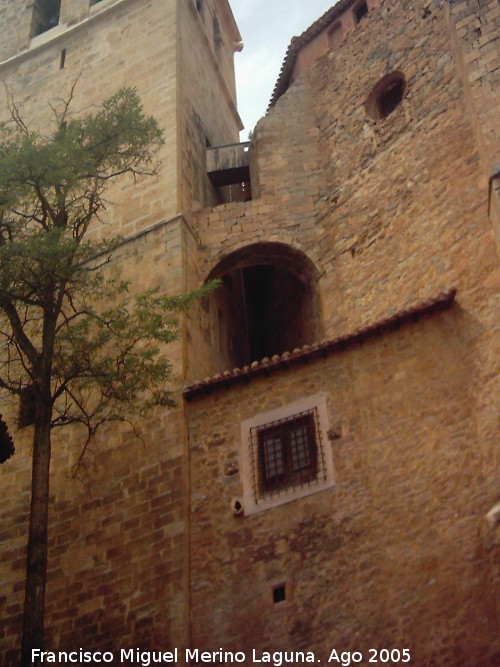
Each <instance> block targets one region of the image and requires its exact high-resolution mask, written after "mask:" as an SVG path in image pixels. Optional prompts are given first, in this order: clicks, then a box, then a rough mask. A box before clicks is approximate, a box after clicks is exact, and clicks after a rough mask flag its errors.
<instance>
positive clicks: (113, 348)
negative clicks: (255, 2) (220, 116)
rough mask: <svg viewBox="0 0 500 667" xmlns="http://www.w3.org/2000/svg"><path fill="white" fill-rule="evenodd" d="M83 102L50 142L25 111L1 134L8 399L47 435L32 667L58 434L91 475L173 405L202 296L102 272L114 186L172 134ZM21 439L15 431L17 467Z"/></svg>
mask: <svg viewBox="0 0 500 667" xmlns="http://www.w3.org/2000/svg"><path fill="white" fill-rule="evenodd" d="M72 98H73V91H71V94H70V95H69V98H68V100H66V101H65V102H62V103H60V105H59V108H57V107H54V108H53V123H52V125H53V127H52V128H51V129H50V131H49V132H48V134H47V135H43V134H41V133H40V132H39V131H35V130H31V129H30V128H29V127H28V126H27V125H26V124H25V122H24V121H23V119H22V117H21V114H20V111H19V108H18V106H17V105H16V104H15V103H14V102H12V101H11V103H10V120H9V122H5V123H3V124H1V125H0V389H1V390H3V391H4V392H8V393H9V394H11V395H14V396H17V397H18V398H19V400H20V403H21V407H22V409H21V412H20V419H21V421H22V423H23V424H33V426H34V435H33V463H32V488H31V512H30V524H29V539H28V556H27V570H26V589H25V610H24V625H23V642H22V658H21V663H22V665H23V667H24V666H25V665H30V664H31V649H32V648H43V633H44V599H45V581H46V570H47V532H48V531H47V528H48V526H47V518H48V502H49V468H50V457H51V433H52V431H53V429H55V428H61V427H68V426H71V425H75V424H80V425H83V426H84V427H85V434H86V435H85V438H84V442H83V443H82V452H81V454H80V457H79V462H80V463H81V462H82V460H83V454H84V452H85V450H86V448H87V446H88V443H89V442H90V440H91V438H92V437H93V436H94V435H95V433H96V430H97V429H98V428H99V427H100V426H101V425H102V424H104V423H106V422H109V421H112V420H119V421H128V420H130V419H131V417H133V416H134V415H137V414H139V415H140V414H143V413H145V412H146V411H147V410H149V409H150V408H151V407H153V406H155V405H164V406H167V405H171V404H172V397H171V394H170V392H169V390H168V388H167V382H168V379H169V375H170V364H169V362H168V360H167V359H166V358H165V357H164V356H163V354H162V350H161V348H162V347H163V344H165V343H169V342H171V341H172V340H173V339H175V338H176V337H177V326H176V320H175V315H176V314H178V313H179V312H181V311H182V310H183V309H185V308H186V307H187V305H188V304H189V303H190V301H191V300H192V299H193V298H194V297H196V296H197V295H199V294H200V291H198V292H196V293H190V294H188V295H186V296H176V297H167V296H165V295H162V294H160V293H159V292H158V291H157V290H149V291H147V292H144V293H141V294H138V295H135V296H132V295H130V294H129V292H128V287H129V286H128V284H126V283H124V282H120V281H119V280H118V279H113V278H112V277H110V275H109V274H110V272H109V271H103V268H104V267H105V266H106V265H107V264H108V263H109V261H110V258H111V255H112V250H113V246H114V245H115V244H116V239H110V240H108V241H105V242H100V243H96V242H94V241H92V240H90V238H89V235H88V232H89V226H90V225H91V223H95V222H96V221H99V220H100V215H101V214H102V212H103V210H104V206H105V200H104V194H105V191H106V188H107V186H108V185H109V184H110V182H112V181H114V180H116V179H118V178H120V177H124V176H125V175H129V176H131V177H133V178H137V177H138V176H143V175H153V174H155V173H156V169H157V165H156V163H155V160H156V154H157V150H158V148H159V147H160V146H161V144H162V143H163V138H162V132H161V130H160V129H159V127H158V124H157V123H156V121H155V120H154V119H153V118H151V117H147V116H146V115H145V114H144V112H143V109H142V106H141V103H140V99H139V97H138V95H137V93H136V91H135V90H133V89H127V88H125V89H122V90H120V91H119V92H117V93H116V94H115V95H113V96H112V97H110V98H109V99H106V100H105V101H104V102H103V103H102V104H101V105H100V107H99V108H98V109H97V110H96V111H94V112H93V113H89V114H88V115H86V116H83V117H80V118H79V117H73V115H72V114H71V113H70V103H71V101H72ZM9 437H10V436H8V433H7V431H6V429H5V436H4V441H5V445H4V450H5V452H6V454H8V455H10V454H12V453H13V446H12V447H11V446H10V445H9V442H10V441H9V440H8V438H9ZM4 458H7V456H5V457H4Z"/></svg>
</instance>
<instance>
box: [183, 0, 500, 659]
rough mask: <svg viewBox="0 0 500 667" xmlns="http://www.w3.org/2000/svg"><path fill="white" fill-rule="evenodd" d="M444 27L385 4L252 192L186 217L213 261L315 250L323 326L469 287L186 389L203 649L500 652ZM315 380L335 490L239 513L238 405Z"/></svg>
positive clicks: (198, 641) (461, 182) (453, 76)
mask: <svg viewBox="0 0 500 667" xmlns="http://www.w3.org/2000/svg"><path fill="white" fill-rule="evenodd" d="M466 4H468V3H466ZM448 30H449V29H448V19H447V14H446V11H445V7H444V5H443V4H441V3H432V4H429V3H420V2H419V3H410V2H395V1H394V2H390V1H386V2H384V3H383V5H382V6H381V8H379V9H376V10H373V11H372V12H371V13H370V16H369V19H364V20H363V21H362V22H361V24H360V25H359V26H358V27H357V29H356V31H354V32H352V33H351V34H350V35H349V36H348V37H347V38H346V40H345V41H344V42H343V44H342V45H341V46H340V47H339V48H337V49H335V50H334V51H332V52H331V53H329V54H327V55H325V56H324V57H323V58H321V59H319V60H318V61H317V62H316V64H315V65H314V66H313V67H312V68H311V69H310V70H308V72H306V73H305V74H303V75H301V76H300V77H299V78H298V79H297V80H296V81H295V82H294V84H293V85H292V86H291V87H290V88H289V90H288V91H287V92H286V93H285V94H284V95H283V96H282V97H281V98H280V99H279V101H278V102H277V104H276V105H275V107H274V108H273V109H272V111H271V112H269V114H268V115H267V116H266V117H265V118H264V119H263V120H262V121H260V123H259V124H258V126H257V128H256V131H255V134H254V137H253V140H252V151H253V155H252V164H253V169H254V171H255V170H258V181H259V189H258V193H257V194H258V197H257V198H255V199H254V200H253V201H252V202H247V203H244V204H228V205H225V206H219V207H216V208H213V209H212V210H207V211H201V212H199V214H197V216H196V217H195V219H194V222H193V225H194V228H195V230H196V234H197V235H198V236H199V238H200V242H201V244H200V247H199V260H198V262H199V270H200V272H201V275H202V276H203V277H205V276H207V275H209V274H210V272H211V271H212V270H213V269H214V267H217V266H218V265H219V263H220V262H223V261H226V259H227V258H228V257H230V256H231V253H233V252H234V251H241V249H242V248H244V247H245V246H252V247H254V246H253V244H256V242H258V243H259V244H260V246H255V263H258V262H259V251H260V249H261V248H262V246H263V245H264V244H265V243H269V242H280V243H283V244H287V245H288V246H290V247H291V248H293V249H295V250H298V251H301V252H303V253H304V254H305V255H306V257H308V258H309V259H310V260H311V261H312V262H313V264H314V266H315V267H316V269H317V271H318V278H317V282H316V288H317V290H318V291H319V295H320V300H321V304H322V312H323V336H324V338H325V339H328V338H335V337H337V336H340V335H347V334H349V332H354V331H356V330H357V329H359V328H360V327H366V326H368V325H370V324H374V323H376V322H378V321H380V320H384V319H386V318H387V317H391V316H394V315H395V314H397V313H398V312H400V311H401V310H403V309H406V308H409V307H412V305H415V304H418V302H419V301H420V300H422V299H423V300H425V299H428V298H432V296H433V295H434V296H435V295H437V294H439V293H440V292H442V290H443V289H447V288H450V287H452V286H456V287H457V290H458V291H457V296H456V300H455V303H454V305H453V306H452V307H451V309H449V310H446V311H443V312H441V313H434V314H431V315H428V316H425V317H424V318H422V319H421V320H419V321H415V322H413V323H407V324H405V325H404V326H402V327H401V328H400V329H399V330H396V331H392V332H391V331H389V332H385V333H384V334H381V335H380V337H377V338H371V339H368V340H367V341H365V342H364V343H363V344H359V345H358V344H357V345H355V346H351V347H347V348H346V349H345V350H344V351H337V352H335V353H334V354H333V355H331V356H329V357H328V358H327V359H325V360H321V359H320V360H316V361H314V362H312V361H310V362H309V363H308V364H307V365H303V366H298V367H297V366H294V367H290V368H289V369H288V370H286V371H285V370H282V371H276V372H272V371H269V373H268V377H259V378H257V379H251V378H250V376H248V377H247V383H246V384H245V382H243V379H244V378H245V371H244V373H243V375H242V381H241V382H240V383H237V384H236V385H231V386H230V387H228V388H224V389H219V390H215V389H214V391H213V393H209V392H210V387H211V385H210V381H208V380H207V381H206V383H205V387H206V391H207V395H206V396H205V397H202V398H199V399H196V400H193V402H192V403H189V404H188V425H189V443H190V449H191V470H192V472H191V485H192V494H191V506H192V518H191V535H192V537H191V544H192V547H191V548H192V577H191V586H192V600H191V602H192V618H193V643H194V644H195V645H198V646H203V647H207V648H211V649H212V650H216V649H217V648H218V647H220V646H224V647H225V648H228V649H229V648H232V649H234V650H236V649H239V650H242V651H246V652H248V655H251V649H252V648H257V649H260V650H271V651H272V650H280V649H281V650H288V651H291V650H307V649H310V650H314V651H317V656H316V657H318V658H321V659H322V660H323V661H325V660H327V659H328V656H329V651H330V650H331V649H332V648H337V649H339V650H346V651H348V650H351V651H354V650H359V651H362V652H363V653H364V655H365V656H368V649H369V648H374V649H381V648H389V649H391V648H399V649H402V648H409V649H410V652H411V655H412V664H415V665H418V666H419V667H430V666H431V665H433V666H434V667H437V666H441V665H442V666H443V667H445V666H448V665H451V664H453V665H457V666H458V665H460V666H461V667H479V666H481V667H486V666H487V665H491V666H492V665H494V664H496V662H497V661H498V655H499V653H498V652H499V649H500V646H499V645H498V632H497V629H498V623H499V609H498V602H497V590H498V584H499V580H498V565H497V564H496V563H497V561H498V537H495V533H494V532H492V531H491V529H489V528H488V525H487V523H486V522H485V515H486V513H487V512H488V511H489V509H490V508H491V507H492V506H493V504H494V503H495V502H496V501H497V500H498V472H497V471H498V446H497V436H496V432H497V430H498V414H497V411H496V410H495V408H494V405H495V400H496V399H495V396H498V380H497V378H498V376H499V370H500V369H499V366H498V363H499V362H498V359H499V358H500V357H499V354H498V340H499V335H498V334H499V331H498V322H499V317H498V314H499V313H498V301H497V288H498V283H497V276H498V257H497V254H496V249H495V243H494V240H493V236H492V233H491V222H490V219H489V217H488V189H487V183H486V182H485V179H484V176H483V173H484V172H483V170H482V165H481V161H480V150H479V147H478V144H477V143H476V135H475V133H474V126H475V123H476V121H475V119H474V118H473V116H472V113H473V110H471V107H470V106H469V107H468V105H467V102H466V99H467V93H466V91H465V90H464V86H463V82H462V77H461V72H460V71H459V68H457V65H456V61H455V60H454V58H453V55H452V45H451V41H450V35H449V31H448ZM394 71H398V72H402V73H403V75H404V78H405V81H406V84H405V85H406V88H405V94H404V99H403V102H402V103H401V104H400V105H399V106H397V108H396V109H395V110H394V111H393V112H392V113H391V114H390V115H388V116H387V118H384V119H382V120H374V119H373V118H371V117H370V115H369V114H368V113H367V109H366V107H365V102H366V100H367V98H368V96H369V95H370V93H371V91H372V89H373V87H374V86H375V85H376V84H377V83H378V82H379V81H380V79H381V78H382V77H383V76H384V75H386V74H388V73H390V72H394ZM197 317H199V318H200V322H201V323H202V326H203V327H204V328H205V331H206V332H207V335H206V337H205V339H204V340H199V339H197V340H198V344H197V345H196V347H195V349H193V350H192V354H193V357H192V358H191V362H190V378H191V379H202V378H203V375H198V376H197V377H195V378H193V377H192V375H191V373H195V372H196V368H197V366H198V364H197V361H198V362H199V367H200V368H202V369H203V371H204V372H205V370H206V369H207V357H208V358H209V359H210V363H209V366H210V369H209V373H208V374H210V373H212V374H213V373H221V372H222V371H224V370H229V371H231V370H232V369H225V368H224V367H223V362H224V359H223V357H222V356H219V354H218V350H217V349H216V348H215V349H213V348H212V349H211V347H210V342H209V341H210V327H212V328H213V327H214V326H217V325H216V322H217V318H216V317H214V316H213V314H211V313H210V312H208V313H206V312H205V313H204V312H202V311H201V309H200V313H199V315H197ZM196 335H198V334H196ZM310 342H311V343H313V342H314V341H310ZM306 356H307V355H306ZM264 365H265V364H264ZM316 394H326V396H327V405H328V418H329V425H330V427H331V433H332V441H331V442H328V443H327V446H328V447H330V448H331V449H332V453H333V461H334V470H335V482H336V483H335V485H334V486H333V488H331V489H328V490H324V491H321V492H319V493H317V494H313V495H310V496H308V497H307V498H303V499H300V500H294V501H293V502H290V503H286V504H284V505H282V506H280V507H276V508H274V509H272V510H266V511H263V512H261V513H258V514H252V516H243V517H241V516H239V517H235V516H234V513H233V511H232V504H231V502H232V499H234V498H242V496H243V491H244V488H243V483H242V479H243V471H242V470H241V465H242V460H243V457H242V448H243V447H246V446H248V445H247V442H246V439H245V436H244V434H242V431H241V424H242V422H244V421H245V420H247V419H249V418H252V417H255V416H256V415H259V414H261V413H266V412H268V411H270V410H274V409H277V408H281V407H286V406H287V405H289V404H291V403H293V402H294V401H296V400H298V399H300V398H306V397H308V396H311V395H316ZM235 469H236V470H237V474H235ZM285 582H286V591H287V599H286V601H285V602H284V603H278V604H273V588H274V587H275V586H276V585H278V584H282V583H285ZM207 600H210V604H209V605H207V603H206V601H207ZM248 664H250V661H249V662H248Z"/></svg>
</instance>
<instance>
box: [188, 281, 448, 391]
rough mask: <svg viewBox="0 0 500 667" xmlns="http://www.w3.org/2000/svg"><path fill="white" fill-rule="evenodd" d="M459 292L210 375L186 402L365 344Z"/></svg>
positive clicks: (445, 293) (439, 307) (191, 388)
mask: <svg viewBox="0 0 500 667" xmlns="http://www.w3.org/2000/svg"><path fill="white" fill-rule="evenodd" d="M455 295H456V288H454V287H453V288H449V289H448V290H445V291H443V292H440V293H439V294H437V295H436V296H434V297H432V298H429V299H426V300H424V301H421V302H419V303H417V304H416V305H414V306H412V307H410V308H407V309H405V310H401V311H400V312H398V313H396V314H395V315H392V316H391V317H387V318H385V319H382V320H379V321H378V322H375V323H374V324H370V325H368V326H366V327H362V328H360V329H356V330H355V331H352V332H350V333H348V334H345V335H343V336H338V337H337V338H330V339H328V340H324V341H322V342H321V343H314V344H312V345H304V347H302V348H300V349H296V350H294V351H293V352H284V353H283V354H281V355H275V356H274V357H272V359H267V358H265V359H262V361H254V362H253V363H252V365H251V366H244V367H243V368H241V369H240V368H235V369H234V370H232V371H226V372H225V373H222V374H220V375H215V376H214V377H212V378H207V379H205V380H202V381H201V382H195V383H194V384H192V385H190V386H187V387H185V389H184V392H183V395H184V399H185V400H186V401H192V400H193V399H196V398H201V397H203V396H206V395H208V394H211V393H213V392H215V391H218V390H219V389H224V388H227V387H230V386H232V385H234V384H237V383H242V382H243V383H248V382H250V380H251V379H252V378H256V377H262V376H267V375H270V374H271V373H274V372H276V371H279V370H284V369H287V368H290V367H291V366H295V365H298V364H306V363H308V362H309V361H311V360H312V359H316V358H318V357H327V356H328V355H329V354H330V353H332V352H334V351H337V350H344V349H346V348H347V347H348V346H350V345H353V344H355V343H363V342H364V341H365V340H366V339H368V338H371V337H373V336H377V335H380V334H382V333H385V332H386V331H391V330H395V329H398V328H399V327H400V326H401V325H402V324H404V323H405V322H409V321H412V320H413V321H416V320H417V319H418V318H419V317H420V316H422V315H425V314H430V313H432V312H435V311H438V310H443V309H444V308H447V307H449V306H450V305H451V304H452V303H453V301H454V299H455Z"/></svg>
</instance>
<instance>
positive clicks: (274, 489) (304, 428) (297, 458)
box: [249, 408, 327, 503]
mask: <svg viewBox="0 0 500 667" xmlns="http://www.w3.org/2000/svg"><path fill="white" fill-rule="evenodd" d="M249 446H250V461H251V466H252V478H253V482H252V484H253V495H254V499H255V502H257V503H258V502H259V500H264V499H267V498H271V497H273V496H279V495H280V494H283V493H288V492H289V491H290V490H294V489H299V488H303V487H307V486H311V485H314V484H317V483H318V482H319V481H324V480H325V479H326V477H327V469H326V462H325V454H324V450H323V444H322V438H321V429H320V428H319V418H318V411H317V409H316V408H313V409H311V410H306V411H304V412H300V413H296V414H293V415H290V416H288V417H286V418H284V419H279V420H276V421H273V422H269V423H266V424H261V425H259V426H255V427H253V428H251V429H250V442H249Z"/></svg>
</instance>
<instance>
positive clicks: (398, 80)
mask: <svg viewBox="0 0 500 667" xmlns="http://www.w3.org/2000/svg"><path fill="white" fill-rule="evenodd" d="M405 92H406V79H405V77H404V74H403V73H402V72H390V73H389V74H386V75H385V76H384V77H382V78H381V79H380V81H379V82H378V83H377V84H376V85H375V86H374V87H373V89H372V91H371V93H370V94H369V95H368V99H367V100H366V102H365V110H366V113H367V114H368V115H369V116H370V118H373V120H381V119H382V118H386V117H387V116H388V115H389V114H391V113H392V112H393V111H394V110H395V109H396V108H397V107H398V106H399V105H400V104H401V102H402V101H403V98H404V95H405Z"/></svg>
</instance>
